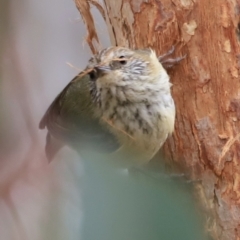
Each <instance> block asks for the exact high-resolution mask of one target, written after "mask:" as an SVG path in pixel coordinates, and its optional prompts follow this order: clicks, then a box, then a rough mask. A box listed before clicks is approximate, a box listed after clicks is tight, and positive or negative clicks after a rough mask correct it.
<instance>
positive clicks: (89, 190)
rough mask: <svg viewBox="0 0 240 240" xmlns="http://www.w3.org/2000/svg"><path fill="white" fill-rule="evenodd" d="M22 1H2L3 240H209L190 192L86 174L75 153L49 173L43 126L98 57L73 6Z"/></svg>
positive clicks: (101, 29)
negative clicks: (50, 108) (90, 61)
mask: <svg viewBox="0 0 240 240" xmlns="http://www.w3.org/2000/svg"><path fill="white" fill-rule="evenodd" d="M20 2H21V4H20ZM20 2H19V1H17V0H1V2H0V16H1V21H0V63H1V64H0V86H1V87H0V94H1V95H0V98H1V99H0V240H15V239H16V240H18V239H19V240H28V239H31V240H38V239H39V240H40V239H41V240H48V239H49V240H50V239H51V240H55V239H58V240H61V239H68V240H72V239H84V240H94V239H97V240H108V239H109V240H110V239H111V240H118V239H119V240H120V239H124V240H128V239H129V240H135V239H136V240H137V239H138V240H143V239H150V240H155V239H156V240H157V239H165V240H168V239H169V240H175V239H184V240H188V239H189V240H198V239H199V240H203V239H206V238H205V235H204V226H203V221H202V217H201V214H200V213H199V212H198V210H197V208H196V206H195V205H196V204H195V202H196V201H195V200H194V198H193V196H192V192H191V186H190V185H191V184H185V183H182V182H181V181H180V180H172V179H170V178H169V179H168V178H166V177H165V176H164V177H159V175H157V178H155V177H154V178H152V175H151V176H150V177H149V176H147V175H146V174H142V173H139V174H137V176H136V175H135V177H129V174H128V173H127V172H126V171H117V170H116V171H109V170H108V169H105V168H104V166H102V165H101V164H100V163H96V162H95V163H88V164H86V165H84V164H83V163H82V161H81V159H80V157H79V155H78V154H77V153H76V152H74V151H72V150H70V149H68V148H65V149H64V150H63V151H61V152H60V153H59V155H58V159H56V160H55V161H54V162H52V163H51V164H48V162H47V160H46V158H45V153H44V145H45V135H46V131H40V130H39V129H38V124H39V121H40V119H41V117H42V116H43V114H44V112H45V111H46V109H47V107H48V106H49V104H50V103H51V102H52V100H53V99H54V98H55V97H56V95H57V94H58V93H59V92H60V91H61V90H62V89H63V87H64V86H65V85H66V84H67V83H68V82H69V81H70V80H71V79H72V78H73V77H74V76H75V75H76V74H78V72H79V71H80V70H82V69H83V68H84V67H85V65H86V62H87V61H88V59H89V57H90V55H91V53H90V50H89V48H88V46H87V45H86V43H85V39H84V38H85V35H86V30H85V27H84V25H83V22H82V19H81V18H80V15H79V12H78V11H77V9H76V7H75V3H74V1H73V0H52V1H49V0H41V1H39V0H31V1H30V0H21V1H20ZM92 13H93V15H94V17H95V19H97V21H96V27H97V29H98V34H99V37H100V39H101V44H102V46H103V47H106V46H108V45H109V44H110V43H109V39H108V37H107V36H108V34H107V30H106V28H105V23H104V22H103V20H102V18H101V17H100V15H99V14H98V12H97V11H96V10H95V9H92Z"/></svg>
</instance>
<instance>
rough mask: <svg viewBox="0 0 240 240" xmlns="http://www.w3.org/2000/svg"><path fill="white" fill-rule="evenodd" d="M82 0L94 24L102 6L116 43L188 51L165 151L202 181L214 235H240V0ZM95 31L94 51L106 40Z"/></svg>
mask: <svg viewBox="0 0 240 240" xmlns="http://www.w3.org/2000/svg"><path fill="white" fill-rule="evenodd" d="M75 1H76V5H77V6H78V9H79V10H80V11H81V14H82V16H83V18H84V20H85V22H87V23H88V22H89V21H88V19H87V17H86V16H87V15H88V14H87V13H89V4H93V5H95V6H96V7H97V8H98V9H99V10H100V12H101V13H102V15H103V16H104V17H105V20H106V23H107V26H108V31H109V35H110V38H111V43H112V45H121V46H126V47H131V48H146V47H151V48H152V49H154V50H156V52H157V53H158V54H161V53H164V52H166V51H167V50H169V49H170V48H171V46H173V45H175V46H176V51H175V56H182V55H185V54H187V57H186V59H185V60H183V61H182V62H181V63H180V64H179V66H177V67H176V68H174V70H172V71H171V72H170V76H171V82H172V83H173V88H172V93H173V97H174V100H175V103H176V109H177V116H176V125H175V132H174V134H173V137H172V138H170V139H169V140H168V142H167V143H166V144H165V146H164V150H165V152H166V154H167V155H168V157H170V159H172V161H174V162H177V163H178V164H180V165H182V166H185V168H186V171H187V173H188V175H189V177H190V179H192V180H200V181H199V182H200V184H198V192H199V196H201V201H202V203H203V205H204V207H205V208H206V209H207V210H208V211H209V212H210V211H211V212H213V213H214V217H213V218H212V220H211V221H209V226H208V229H209V230H210V232H211V234H212V235H213V236H214V238H215V239H221V240H237V239H240V139H239V137H240V90H239V89H240V81H239V80H240V77H239V69H240V47H239V46H240V42H239V41H240V1H239V0H219V1H214V0H201V1H197V0H171V1H170V0H148V1H147V0H125V1H124V0H118V1H113V0H104V5H105V9H104V8H102V7H101V6H100V5H99V3H98V2H96V1H95V0H91V1H90V0H89V1H87V0H75ZM83 2H84V5H83ZM82 6H84V7H85V8H84V9H85V10H84V9H83V8H82ZM90 25H91V26H90V29H91V31H93V32H95V27H94V25H92V23H90ZM88 30H89V25H88ZM91 31H89V36H88V39H87V40H88V43H90V46H91V48H92V47H93V45H91V43H92V40H93V38H95V40H96V41H98V38H97V37H96V36H97V35H95V34H93V32H91Z"/></svg>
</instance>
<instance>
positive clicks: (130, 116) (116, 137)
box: [39, 47, 182, 165]
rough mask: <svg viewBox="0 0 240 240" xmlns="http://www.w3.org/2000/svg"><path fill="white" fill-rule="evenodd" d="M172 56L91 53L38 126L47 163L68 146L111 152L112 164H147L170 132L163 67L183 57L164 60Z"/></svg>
mask: <svg viewBox="0 0 240 240" xmlns="http://www.w3.org/2000/svg"><path fill="white" fill-rule="evenodd" d="M172 52H173V50H170V51H169V52H168V53H166V54H164V55H163V56H161V57H159V58H158V57H157V55H156V53H155V52H154V51H153V50H151V49H138V50H133V49H129V48H125V47H109V48H106V49H103V50H102V51H100V52H99V53H97V54H96V55H94V56H93V57H92V58H91V59H90V60H89V63H88V65H87V67H86V68H85V70H84V71H83V72H81V73H80V74H79V75H77V76H76V77H75V78H74V79H73V80H72V81H71V82H70V83H69V84H68V85H67V86H66V87H65V88H64V89H63V91H62V92H61V93H60V94H59V95H58V96H57V97H56V99H55V100H54V101H53V103H52V104H51V105H50V107H49V108H48V110H47V111H46V113H45V115H44V116H43V118H42V120H41V122H40V124H39V128H40V129H44V128H45V127H46V128H47V129H48V133H47V138H46V149H45V150H46V155H47V158H48V159H49V161H50V160H52V159H53V158H54V156H55V154H56V153H57V152H58V150H59V149H60V148H61V147H62V146H64V145H65V144H68V145H70V146H73V147H74V146H75V147H77V148H78V149H79V148H80V152H81V149H83V150H85V151H86V150H89V151H99V152H101V153H103V154H105V153H110V154H108V156H110V158H111V160H112V161H115V159H116V161H119V162H124V161H126V162H128V163H127V164H129V165H135V164H137V165H138V164H139V165H141V164H144V163H147V162H148V161H149V160H150V159H151V158H152V157H153V156H154V155H155V154H156V152H157V151H158V150H159V149H160V148H161V146H162V145H163V143H164V142H165V141H166V139H167V137H168V136H169V135H170V134H171V133H172V132H173V130H174V121H175V105H174V101H173V98H172V96H171V91H170V88H171V85H172V84H171V83H170V82H169V76H168V74H167V72H166V70H165V69H164V67H163V65H164V64H165V65H166V67H168V66H170V67H171V66H172V65H173V64H174V63H175V62H178V61H180V60H181V59H182V58H177V59H176V60H174V59H170V60H165V61H164V58H165V57H166V56H168V55H170V54H171V53H172ZM160 61H161V62H160ZM161 63H162V64H161ZM127 156H131V157H127ZM127 158H128V160H126V159H127ZM129 159H131V160H130V161H132V162H131V163H129Z"/></svg>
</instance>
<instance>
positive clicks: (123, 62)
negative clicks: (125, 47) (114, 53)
mask: <svg viewBox="0 0 240 240" xmlns="http://www.w3.org/2000/svg"><path fill="white" fill-rule="evenodd" d="M119 58H124V56H120V57H119ZM119 62H120V63H121V64H122V65H125V64H126V63H127V61H126V60H120V61H119Z"/></svg>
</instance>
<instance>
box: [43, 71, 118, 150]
mask: <svg viewBox="0 0 240 240" xmlns="http://www.w3.org/2000/svg"><path fill="white" fill-rule="evenodd" d="M91 83H92V82H91V79H90V77H89V75H88V74H86V75H84V76H79V75H78V76H76V77H75V78H74V79H73V80H72V81H71V82H70V83H69V84H68V85H67V86H66V87H65V88H64V89H63V91H62V92H61V93H60V94H59V95H58V96H57V97H56V99H55V100H54V101H53V102H52V104H51V105H50V107H49V108H48V110H47V111H46V113H45V115H44V116H43V118H42V120H41V121H40V124H39V128H40V129H43V128H45V127H46V128H47V129H48V138H49V134H50V135H51V136H53V137H54V138H56V139H60V140H62V141H63V142H65V143H68V144H70V145H71V144H72V143H74V144H78V145H81V146H84V147H85V146H90V147H93V148H94V149H97V150H100V151H114V150H116V149H117V148H118V147H119V144H118V142H117V140H116V138H115V137H114V136H113V135H112V133H110V132H109V131H108V129H106V127H104V126H103V125H101V124H100V123H99V116H98V108H97V106H96V105H95V104H94V102H93V101H92V98H91V94H90V84H91ZM48 142H49V143H50V141H49V139H48V141H47V144H48ZM46 147H47V146H46Z"/></svg>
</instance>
